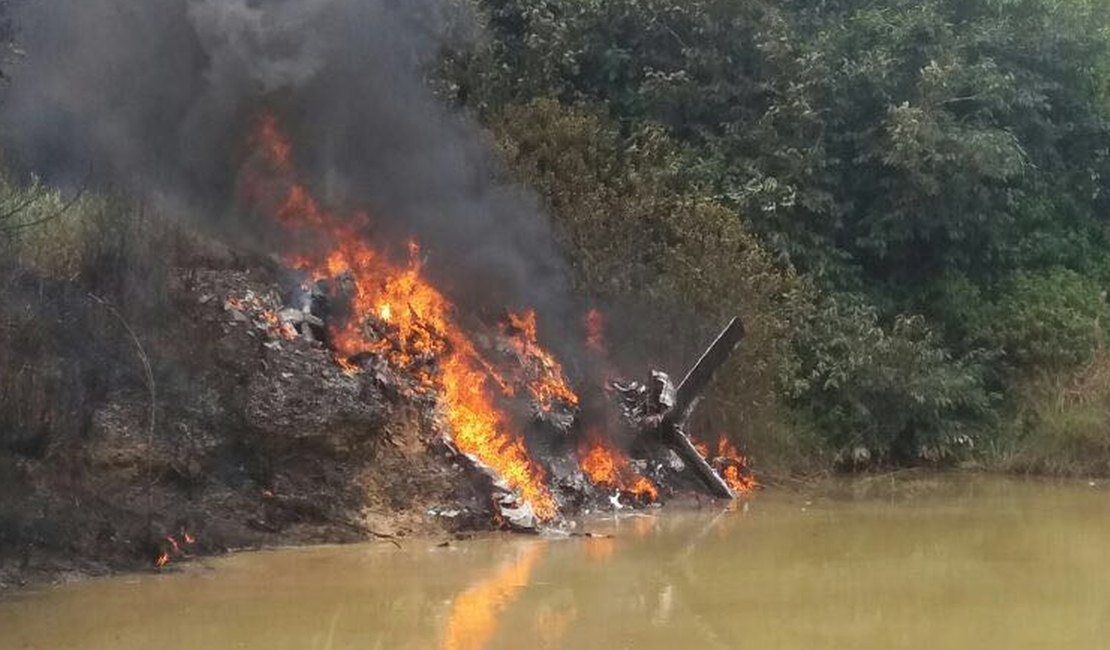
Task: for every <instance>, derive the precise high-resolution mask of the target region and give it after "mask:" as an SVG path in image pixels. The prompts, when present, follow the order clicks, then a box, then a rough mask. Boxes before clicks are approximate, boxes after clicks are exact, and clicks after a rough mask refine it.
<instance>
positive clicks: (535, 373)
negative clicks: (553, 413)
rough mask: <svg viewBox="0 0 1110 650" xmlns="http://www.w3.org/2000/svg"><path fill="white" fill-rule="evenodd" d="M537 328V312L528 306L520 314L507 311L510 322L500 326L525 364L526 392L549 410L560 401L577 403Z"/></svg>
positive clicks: (540, 405) (575, 396)
mask: <svg viewBox="0 0 1110 650" xmlns="http://www.w3.org/2000/svg"><path fill="white" fill-rule="evenodd" d="M536 329H537V328H536V312H535V311H533V310H531V309H529V310H527V311H524V312H522V313H519V314H514V313H511V312H510V313H509V326H508V327H502V330H503V331H504V333H505V334H506V335H507V336H508V340H509V344H510V345H511V346H512V348H513V350H514V351H515V352H516V354H517V356H518V357H520V360H521V363H522V365H523V366H524V372H525V374H526V375H527V377H526V378H525V379H526V383H527V384H528V392H529V393H530V394H531V395H532V399H533V400H535V402H536V405H537V406H539V407H540V409H542V410H544V411H550V410H551V409H552V408H554V407H555V405H556V404H557V403H560V402H562V403H563V404H566V405H567V406H577V405H578V395H576V394H575V392H574V391H573V390H571V388H570V386H569V385H568V384H567V380H566V377H565V376H564V375H563V367H562V366H561V365H560V364H559V362H558V361H556V359H555V357H554V356H552V355H551V353H550V352H548V351H546V350H544V349H543V348H542V347H541V346H540V344H539V342H538V341H537V340H536V337H537V334H536Z"/></svg>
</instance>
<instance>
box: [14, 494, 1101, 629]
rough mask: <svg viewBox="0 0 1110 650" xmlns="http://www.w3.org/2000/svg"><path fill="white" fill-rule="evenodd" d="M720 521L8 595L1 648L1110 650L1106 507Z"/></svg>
mask: <svg viewBox="0 0 1110 650" xmlns="http://www.w3.org/2000/svg"><path fill="white" fill-rule="evenodd" d="M816 494H817V492H814V493H813V494H807V493H803V492H784V491H778V490H767V491H764V492H762V493H760V494H759V495H757V496H756V497H754V498H752V499H751V500H749V501H748V502H747V503H746V505H745V503H744V502H739V503H737V504H736V505H735V506H734V507H733V508H732V509H730V510H721V509H719V508H717V509H703V510H700V511H695V512H689V511H685V512H679V511H677V510H675V509H673V508H672V509H671V510H670V511H668V510H667V509H665V508H664V509H660V510H654V511H651V512H650V513H649V516H635V517H628V518H622V519H617V520H613V519H608V520H599V521H591V522H589V523H588V524H586V525H584V526H583V528H588V529H589V530H592V531H594V532H597V533H605V534H612V535H613V537H610V538H582V537H572V538H569V539H546V538H542V537H525V536H505V537H493V538H490V539H480V540H470V541H466V542H451V544H450V545H449V546H446V547H440V546H437V545H436V543H435V541H434V540H433V541H427V542H416V541H413V542H407V543H403V546H404V548H403V549H400V550H399V549H397V548H395V547H393V546H391V545H388V544H373V545H362V546H347V547H322V548H308V549H294V550H280V551H268V552H260V553H244V554H240V555H234V556H230V557H225V558H221V559H216V560H202V561H196V562H193V563H190V564H188V565H182V566H181V567H179V571H177V572H174V573H163V574H148V575H139V576H129V577H124V578H112V579H98V580H90V581H86V582H83V583H78V584H74V585H66V586H60V587H52V588H47V589H42V590H38V591H31V592H23V593H17V594H10V595H7V596H4V597H0V648H4V649H5V650H9V649H11V650H16V649H23V648H43V649H46V648H50V649H55V648H111V649H118V650H132V649H136V650H137V649H140V648H141V649H143V650H149V649H158V650H175V649H178V648H203V649H221V648H252V649H254V648H258V649H265V650H282V649H285V648H290V649H292V648H296V649H298V650H302V649H341V648H342V649H347V648H350V649H355V648H357V649H359V650H374V649H386V648H414V649H416V648H419V649H425V648H430V649H437V648H442V649H451V650H479V649H486V648H488V649H494V648H526V649H528V650H538V649H542V648H613V649H616V648H636V649H642V650H651V649H656V648H660V649H661V648H668V649H675V648H764V649H786V650H793V649H802V648H805V649H811V648H853V649H859V648H883V649H888V648H922V649H924V648H928V649H930V650H932V649H935V648H1005V649H1007V650H1012V649H1015V648H1084V649H1085V648H1110V490H1107V489H1106V488H1104V487H1102V486H1101V485H1099V486H1093V485H1089V484H1087V483H1074V482H1071V483H1046V482H1039V481H1038V482H1020V481H1006V480H999V479H984V478H973V479H968V478H962V477H940V478H937V479H925V480H921V479H916V480H914V481H912V482H908V483H907V482H899V481H897V480H895V479H888V478H879V479H876V478H872V479H869V480H867V481H864V482H856V483H852V484H839V485H835V486H832V487H828V486H826V487H823V488H822V489H821V490H820V496H816Z"/></svg>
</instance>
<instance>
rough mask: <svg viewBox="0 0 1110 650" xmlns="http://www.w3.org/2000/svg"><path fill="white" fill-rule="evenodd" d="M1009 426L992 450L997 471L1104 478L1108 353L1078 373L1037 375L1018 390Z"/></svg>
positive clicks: (1109, 406)
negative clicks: (1015, 411) (1016, 407)
mask: <svg viewBox="0 0 1110 650" xmlns="http://www.w3.org/2000/svg"><path fill="white" fill-rule="evenodd" d="M1022 395H1023V396H1022V399H1021V404H1022V405H1021V407H1020V408H1019V412H1018V416H1017V418H1016V422H1015V425H1014V426H1013V427H1012V429H1011V430H1010V431H1008V432H1006V433H1004V434H1003V435H1002V436H1001V438H1000V440H999V444H998V447H997V449H996V452H997V459H996V463H997V465H998V466H1000V468H1002V469H1005V470H1008V471H1015V472H1024V473H1036V474H1049V475H1060V476H1110V351H1107V350H1105V349H1101V348H1100V349H1099V350H1098V351H1097V352H1096V353H1095V355H1094V358H1093V359H1092V360H1091V361H1090V362H1089V363H1088V364H1086V365H1085V366H1083V367H1082V368H1080V369H1079V370H1077V371H1075V372H1073V373H1070V374H1066V375H1059V376H1049V377H1041V378H1039V379H1037V380H1034V381H1031V382H1029V383H1028V384H1027V385H1026V387H1025V389H1024V390H1023V391H1022Z"/></svg>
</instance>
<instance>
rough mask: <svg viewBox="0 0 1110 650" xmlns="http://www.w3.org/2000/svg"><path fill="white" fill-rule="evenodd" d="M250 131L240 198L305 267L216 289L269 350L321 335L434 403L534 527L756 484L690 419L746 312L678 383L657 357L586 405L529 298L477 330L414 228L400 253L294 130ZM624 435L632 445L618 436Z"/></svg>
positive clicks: (469, 459) (497, 495)
mask: <svg viewBox="0 0 1110 650" xmlns="http://www.w3.org/2000/svg"><path fill="white" fill-rule="evenodd" d="M251 145H252V150H253V152H254V153H253V155H252V158H251V160H250V161H249V163H248V165H247V167H246V170H247V173H246V175H245V182H244V183H243V196H242V200H243V203H244V207H245V209H247V210H249V211H251V212H253V213H256V214H259V215H260V216H261V217H263V218H268V219H272V220H275V221H276V222H277V223H279V224H280V225H281V226H282V229H283V231H285V232H287V233H288V234H289V235H291V236H290V237H289V239H290V240H291V241H296V242H300V243H301V244H302V247H301V249H300V250H296V251H293V252H291V253H288V254H286V255H284V256H282V258H281V263H282V265H283V266H284V267H286V268H287V269H289V270H290V274H289V275H290V277H291V278H295V281H294V282H291V284H292V285H293V287H295V288H293V290H292V291H284V292H283V291H278V290H274V291H268V292H264V293H261V294H260V293H257V292H254V291H247V292H244V293H243V294H242V295H226V296H222V299H223V303H222V306H223V309H224V310H225V312H226V314H227V315H228V317H229V318H230V319H231V320H232V321H233V322H239V323H242V324H244V325H246V326H250V327H253V328H254V329H255V330H256V332H259V333H261V334H262V336H263V338H265V339H266V342H265V344H264V345H265V346H266V347H267V348H269V349H270V350H277V351H280V350H281V349H282V346H283V345H285V344H289V343H293V342H297V344H298V345H304V344H308V345H312V346H315V347H319V348H323V349H326V350H328V351H329V353H330V354H331V355H332V357H333V359H334V362H335V363H336V364H338V366H339V367H340V368H341V369H342V370H343V372H344V373H346V374H347V375H348V376H358V377H360V378H361V379H362V380H363V381H372V382H374V383H376V384H377V386H378V388H379V389H380V390H381V391H382V392H384V393H386V394H389V395H392V396H393V397H394V398H395V399H397V400H403V401H408V402H410V403H414V404H419V405H421V406H422V407H424V408H426V409H430V410H431V411H432V412H434V413H436V414H437V415H436V418H437V426H436V427H435V428H436V429H437V430H438V432H439V433H440V438H441V440H440V442H441V444H442V445H443V447H445V448H446V451H445V453H447V454H450V455H452V456H453V457H454V460H455V462H456V463H458V464H460V465H462V466H464V467H468V468H470V471H469V472H468V473H469V474H470V475H471V476H472V477H473V478H474V479H475V480H476V481H478V482H480V483H481V484H482V489H483V491H484V492H485V493H487V494H489V495H491V497H492V498H491V501H490V512H489V514H490V515H491V516H492V517H493V519H494V520H495V521H496V522H497V523H499V524H500V525H502V526H504V527H507V528H512V529H517V530H536V529H538V528H541V527H545V526H551V525H556V524H558V522H560V521H561V520H562V519H563V517H564V515H567V514H572V513H579V512H589V511H590V510H594V509H598V508H612V507H617V508H625V507H633V508H634V507H645V506H647V505H649V504H653V503H656V502H658V501H659V499H660V498H661V493H663V494H673V493H674V492H675V489H676V486H680V485H687V486H689V487H694V486H695V485H699V484H700V488H701V489H705V490H708V492H709V493H710V494H712V495H713V496H715V497H719V498H729V499H730V498H733V497H734V496H735V495H736V494H737V493H738V492H745V491H748V490H751V489H753V488H754V486H755V481H754V479H753V478H752V477H751V475H750V473H749V472H748V469H747V467H746V463H745V460H744V458H743V456H741V455H740V454H739V453H738V452H737V451H736V450H735V448H733V447H732V446H731V445H730V444H729V443H728V441H727V440H726V439H724V438H723V437H722V439H721V440H720V441H719V443H718V446H717V448H716V449H715V450H712V452H711V450H710V449H709V448H708V447H707V446H705V445H701V444H699V443H696V442H694V441H693V440H692V439H691V438H690V437H689V435H688V434H687V433H686V431H685V426H686V423H687V421H688V419H689V418H690V415H691V413H692V412H693V410H694V409H695V407H696V405H697V403H698V400H699V399H700V397H701V395H702V393H703V392H704V390H705V389H706V387H707V386H708V385H709V383H710V382H711V380H712V378H713V375H714V373H715V372H716V370H717V369H718V368H719V367H720V366H721V365H723V364H724V363H725V361H726V360H727V359H728V357H729V355H730V354H731V352H732V351H733V350H734V349H735V347H736V346H737V345H738V344H739V343H740V341H741V339H742V338H743V335H744V329H743V325H742V324H741V322H740V320H739V319H733V320H732V321H731V322H730V323H729V324H728V325H727V326H726V327H725V328H724V330H723V331H722V332H721V333H720V335H719V336H718V337H717V338H716V340H715V341H714V342H713V343H712V344H711V345H710V346H709V348H708V349H707V350H706V351H705V353H704V354H703V355H702V356H701V358H700V359H699V360H698V361H697V363H695V364H694V366H693V367H692V368H691V369H690V371H689V372H688V373H687V374H686V376H685V378H684V379H683V380H682V381H681V382H680V383H679V384H678V386H677V387H676V386H675V385H674V384H673V383H672V381H671V379H670V378H669V376H668V375H667V374H666V373H663V372H661V371H654V372H652V374H651V377H650V379H649V380H648V381H647V382H646V383H640V382H635V381H632V382H621V381H607V382H599V383H601V384H603V385H601V386H599V387H598V388H600V390H597V391H594V392H596V393H598V395H599V398H598V399H591V400H587V401H589V402H590V404H589V405H585V404H583V403H582V402H581V401H580V398H579V395H578V394H577V393H576V392H575V391H574V390H573V389H572V388H571V386H570V383H569V382H568V379H567V377H566V375H565V373H564V371H563V368H562V366H561V364H560V363H559V361H558V360H557V359H556V358H555V356H554V355H553V354H552V353H551V352H549V351H548V350H546V349H544V348H543V347H542V346H541V345H540V343H539V340H538V331H537V329H538V325H537V317H536V314H535V312H533V311H530V310H528V311H523V312H520V313H511V312H509V313H506V314H505V316H504V318H503V319H502V322H501V323H500V324H499V326H498V327H497V328H496V331H495V332H492V333H490V334H487V335H482V334H476V335H471V334H469V333H468V332H467V331H466V330H464V329H463V327H462V326H461V325H460V324H459V322H458V320H457V314H456V312H455V310H454V308H453V306H452V304H451V303H450V302H449V301H448V299H447V298H446V297H445V296H444V295H443V294H442V293H441V292H440V291H439V290H438V289H437V288H436V287H435V286H434V285H433V284H432V283H431V282H430V281H429V280H428V278H427V277H426V275H425V273H424V271H423V268H422V265H423V260H422V257H421V251H420V248H419V246H418V245H417V244H416V243H415V242H413V243H410V244H409V247H408V256H407V260H406V261H405V262H404V263H398V262H397V261H395V260H394V258H392V257H390V256H389V255H387V254H386V253H385V252H384V251H383V250H381V249H379V248H376V247H375V246H374V245H372V243H371V242H370V241H368V240H367V238H366V237H365V235H364V233H365V231H366V226H367V225H368V218H367V217H366V215H363V214H354V215H343V216H342V217H341V216H338V215H337V214H335V213H332V212H330V211H328V210H326V209H324V208H323V207H321V205H320V204H319V203H318V202H317V201H316V199H315V198H314V197H313V196H312V195H311V193H310V192H309V191H308V189H307V188H306V186H305V185H304V184H302V182H301V181H300V180H299V179H298V177H297V172H296V170H295V168H294V166H293V163H292V147H291V144H290V142H289V140H288V139H287V138H286V137H285V135H284V134H283V133H282V131H281V130H280V128H279V126H278V124H277V121H276V120H275V119H274V118H273V117H269V116H265V117H263V118H262V119H260V120H258V124H257V128H256V129H255V131H254V135H253V137H252V139H251ZM587 329H589V330H590V340H589V341H588V342H587V347H588V348H589V350H590V352H591V353H593V354H595V355H603V354H604V347H603V345H602V344H601V333H600V329H601V316H600V314H599V313H597V312H596V311H591V312H590V314H589V315H588V316H587ZM601 395H604V397H601ZM594 402H597V404H594ZM614 433H618V434H619V438H620V439H621V440H624V441H630V443H631V444H623V445H620V444H617V442H616V439H617V436H614V435H613V434H614ZM624 448H628V449H630V450H632V451H631V455H632V456H635V458H630V457H629V455H627V454H626V453H625V452H624V451H622V449H624ZM534 452H536V455H534ZM537 456H538V457H541V458H543V462H542V463H541V462H540V461H538V460H537V459H536V458H537ZM691 477H692V478H693V479H695V481H694V482H692V481H691ZM456 512H457V511H454V510H452V509H451V508H450V507H445V508H444V509H443V510H434V511H433V514H444V515H445V516H451V515H453V514H456Z"/></svg>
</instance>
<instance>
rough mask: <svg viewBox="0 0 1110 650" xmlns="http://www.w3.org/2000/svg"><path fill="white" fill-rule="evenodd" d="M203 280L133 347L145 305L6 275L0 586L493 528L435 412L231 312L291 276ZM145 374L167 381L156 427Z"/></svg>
mask: <svg viewBox="0 0 1110 650" xmlns="http://www.w3.org/2000/svg"><path fill="white" fill-rule="evenodd" d="M193 262H194V265H193V266H191V267H189V268H187V269H186V268H174V269H173V270H172V273H170V274H169V276H168V277H167V278H166V279H167V280H168V283H167V285H166V292H165V294H164V295H162V296H160V297H159V302H161V303H162V304H161V307H163V308H164V309H167V310H169V311H167V312H163V313H172V314H173V317H172V318H164V319H160V322H158V323H157V324H156V325H152V324H150V323H144V324H143V325H144V327H142V328H141V330H140V331H141V332H142V335H141V336H139V337H138V338H135V339H133V338H132V337H131V336H130V335H129V333H128V329H127V328H128V327H131V325H125V324H124V323H126V322H128V321H127V319H128V312H131V311H135V312H139V311H143V310H142V309H141V308H140V307H139V306H138V305H135V306H134V308H133V309H132V310H128V309H126V308H122V307H115V305H114V304H113V303H111V302H109V300H108V298H104V297H101V296H98V295H97V294H94V293H93V292H92V291H90V289H89V287H88V286H82V285H81V284H80V283H75V282H64V281H58V280H55V279H52V278H49V277H45V276H42V275H38V274H36V273H33V272H29V271H26V270H25V271H22V272H18V273H17V272H11V273H8V274H7V276H6V290H5V296H6V297H5V300H4V301H3V303H0V322H2V323H3V326H2V327H0V358H2V360H3V364H4V367H5V368H11V369H14V370H15V372H14V374H8V373H5V376H4V380H3V381H4V386H3V392H2V395H3V398H2V404H0V406H2V408H0V413H2V417H3V426H2V430H3V432H4V437H3V440H2V442H3V445H2V446H0V469H2V471H0V482H2V490H0V584H12V583H18V582H20V581H22V580H25V579H27V578H32V579H34V578H49V577H57V576H62V575H64V574H66V573H69V572H80V573H93V574H95V573H103V572H107V571H112V570H118V569H135V568H140V567H149V566H152V565H153V564H154V563H155V562H156V561H157V560H158V558H159V557H160V556H162V555H163V554H166V556H167V558H166V559H168V560H169V561H174V560H178V559H181V558H182V557H184V556H187V555H194V554H195V555H200V554H209V553H219V552H224V551H227V550H230V549H236V548H254V547H259V546H263V545H275V544H289V543H309V542H335V541H353V540H361V539H367V538H370V537H374V536H376V535H377V536H390V537H404V536H405V535H408V534H412V533H422V532H428V531H430V530H444V529H452V528H457V527H467V526H475V525H477V522H475V521H468V520H467V518H466V515H465V512H464V513H463V514H462V515H460V516H456V517H453V518H442V517H440V518H435V521H438V522H441V523H440V524H435V523H433V519H431V518H429V517H427V516H426V514H425V513H426V512H427V511H428V510H429V509H431V508H434V507H436V506H444V505H445V504H450V505H451V507H452V508H454V509H456V510H458V509H462V510H463V511H465V510H466V506H468V505H470V506H473V507H474V508H473V509H474V511H476V512H478V511H484V500H485V499H488V496H482V495H481V494H480V493H479V492H478V491H477V490H476V489H475V488H474V486H473V484H472V483H471V482H470V481H468V480H467V478H466V477H465V476H463V471H462V469H460V467H459V466H458V465H457V464H454V463H452V461H451V457H450V454H449V453H448V451H447V450H446V448H444V447H442V443H440V442H439V439H438V435H437V434H436V433H435V432H434V427H433V426H432V424H431V422H430V421H429V411H428V409H427V408H426V405H425V407H422V406H421V404H419V403H416V402H413V401H411V400H406V399H402V398H401V397H400V396H399V395H398V394H397V392H396V390H392V391H391V390H390V389H389V388H388V387H386V386H385V385H384V384H383V383H382V382H380V381H378V380H377V379H375V376H374V375H373V374H372V373H363V374H359V375H353V376H351V375H348V374H345V373H344V372H342V371H341V369H340V368H339V367H338V366H336V364H335V362H334V360H333V359H332V357H331V355H330V354H329V352H328V351H327V350H326V349H325V348H324V347H322V346H321V345H319V344H313V343H311V342H309V341H306V340H304V339H298V340H291V341H283V342H282V343H281V344H280V345H274V344H273V343H272V342H271V341H270V340H269V339H268V337H267V336H266V335H265V332H264V331H262V330H260V329H259V328H258V326H257V324H256V323H255V322H254V321H252V320H251V318H250V317H249V316H247V315H245V314H244V312H241V311H238V310H235V309H228V308H227V307H226V305H225V300H226V298H227V297H228V296H235V295H248V296H250V295H253V296H258V299H259V300H260V301H266V300H272V299H275V297H274V296H273V292H274V291H275V289H276V287H278V286H279V284H278V283H277V279H278V274H279V271H278V270H277V268H276V267H275V265H273V264H272V263H268V262H267V261H266V260H265V259H259V258H253V259H249V260H248V259H246V258H241V257H235V256H230V255H229V256H226V257H224V258H222V259H219V260H217V259H215V258H207V259H203V260H201V259H194V260H193ZM94 295H97V298H100V301H98V300H97V299H95V298H94V297H93V296H94ZM106 305H111V307H108V306H106ZM113 310H118V311H117V312H116V313H113ZM137 322H138V321H137ZM135 327H140V326H139V325H135ZM268 343H269V345H267V344H268ZM140 349H141V351H140ZM141 355H148V359H150V360H151V363H152V365H153V371H152V372H153V380H154V389H155V391H156V392H155V395H156V397H155V399H156V401H155V409H154V411H153V416H154V421H153V423H152V422H151V394H150V385H149V384H148V382H147V381H146V380H145V378H144V372H143V362H142V360H141ZM186 540H190V542H189V543H186Z"/></svg>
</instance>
